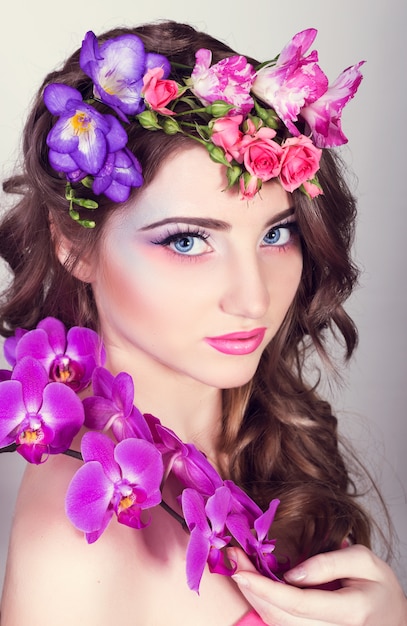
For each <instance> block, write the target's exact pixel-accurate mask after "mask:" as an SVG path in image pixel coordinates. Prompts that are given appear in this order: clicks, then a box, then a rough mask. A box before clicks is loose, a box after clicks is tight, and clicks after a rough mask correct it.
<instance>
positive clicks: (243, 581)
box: [232, 574, 250, 589]
mask: <svg viewBox="0 0 407 626" xmlns="http://www.w3.org/2000/svg"><path fill="white" fill-rule="evenodd" d="M232 578H233V580H234V581H235V583H237V584H238V585H239V587H245V589H248V588H249V587H250V583H249V581H248V580H247V578H245V577H244V576H242V575H241V574H233V576H232Z"/></svg>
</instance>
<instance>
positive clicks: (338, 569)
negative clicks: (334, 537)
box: [284, 545, 390, 586]
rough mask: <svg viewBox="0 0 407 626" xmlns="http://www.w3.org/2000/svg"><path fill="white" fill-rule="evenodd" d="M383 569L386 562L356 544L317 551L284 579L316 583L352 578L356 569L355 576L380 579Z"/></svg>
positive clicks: (374, 579)
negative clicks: (350, 574) (321, 551)
mask: <svg viewBox="0 0 407 626" xmlns="http://www.w3.org/2000/svg"><path fill="white" fill-rule="evenodd" d="M379 564H380V566H379ZM389 569H390V568H389ZM383 570H384V568H383V563H382V561H380V560H379V559H378V558H377V557H376V556H375V555H374V554H373V553H372V552H371V551H370V550H369V549H368V548H365V547H364V546H360V545H354V546H350V547H349V548H343V549H342V550H335V551H333V552H325V553H323V554H317V555H316V556H313V557H311V558H309V559H307V560H306V561H304V562H303V563H301V564H300V565H298V566H297V567H294V568H293V569H292V570H289V571H288V572H286V573H285V574H284V579H285V580H286V581H287V582H289V583H291V584H294V585H300V586H315V585H322V584H325V583H330V582H333V581H338V580H341V579H344V578H349V573H350V572H352V579H359V580H366V581H380V580H382V579H383Z"/></svg>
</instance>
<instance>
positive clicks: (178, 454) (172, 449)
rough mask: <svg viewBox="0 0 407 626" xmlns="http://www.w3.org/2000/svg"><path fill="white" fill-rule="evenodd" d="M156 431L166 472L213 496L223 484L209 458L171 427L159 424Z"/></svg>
mask: <svg viewBox="0 0 407 626" xmlns="http://www.w3.org/2000/svg"><path fill="white" fill-rule="evenodd" d="M155 430H156V433H157V434H158V436H159V439H160V441H161V443H162V445H161V446H160V445H158V447H159V448H160V450H161V452H162V454H163V456H164V459H165V463H166V473H167V474H168V473H169V472H172V473H173V474H174V476H176V477H177V478H178V480H179V481H180V482H181V483H182V484H183V485H184V486H185V487H193V488H194V489H197V490H198V491H199V492H200V493H201V494H202V495H205V496H211V495H213V494H214V493H215V490H216V489H217V488H218V487H220V486H221V485H222V484H223V481H222V478H221V477H220V475H219V474H218V472H217V471H216V470H215V468H214V467H213V466H212V465H211V464H210V463H209V461H208V460H207V458H206V457H205V455H204V454H202V452H200V451H199V450H198V449H197V448H196V447H195V446H194V445H193V444H192V443H184V442H183V441H181V439H180V438H179V437H177V435H176V434H175V433H174V432H173V431H172V430H171V429H169V428H166V427H165V426H162V425H161V424H157V425H156V426H155Z"/></svg>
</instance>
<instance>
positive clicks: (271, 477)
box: [0, 22, 371, 560]
mask: <svg viewBox="0 0 407 626" xmlns="http://www.w3.org/2000/svg"><path fill="white" fill-rule="evenodd" d="M125 33H134V34H137V35H138V36H139V37H140V38H141V39H142V40H143V42H144V45H145V47H146V49H147V50H148V51H154V52H159V53H161V54H164V55H166V56H167V57H168V59H169V60H170V62H172V63H174V62H176V63H181V64H183V65H188V66H191V67H192V66H193V65H194V62H195V52H196V50H198V49H199V48H202V47H205V48H209V49H211V50H212V53H213V62H217V61H219V60H220V59H222V58H225V57H227V56H230V55H231V54H235V53H234V51H233V50H231V49H230V48H229V47H228V46H226V45H225V44H223V43H222V42H220V41H218V40H216V39H213V38H212V37H210V36H209V35H207V34H206V33H202V32H198V31H196V30H195V29H193V28H192V27H191V26H188V25H186V24H179V23H175V22H158V23H153V24H148V25H144V26H140V27H137V28H132V29H125V28H120V29H115V30H112V31H110V32H107V33H105V34H103V35H102V36H101V37H100V38H99V40H100V41H103V40H106V39H109V38H112V37H116V36H118V35H121V34H125ZM248 59H249V60H250V61H252V62H253V63H256V62H255V61H253V60H252V59H250V58H249V57H248ZM170 78H174V79H176V80H177V79H178V80H179V76H178V75H177V70H174V74H173V75H172V76H170ZM52 82H61V83H64V84H66V85H71V86H73V87H75V88H76V89H78V90H79V91H80V92H81V93H82V95H83V97H84V98H85V99H86V98H87V97H90V96H91V88H92V86H91V81H90V80H89V78H88V77H87V76H86V75H85V74H84V73H83V72H82V70H81V69H80V66H79V51H77V52H75V53H74V54H73V55H72V56H71V57H70V58H69V59H68V60H67V61H66V63H65V64H64V65H63V67H62V68H61V69H60V70H57V71H54V72H52V73H51V74H49V75H48V76H47V77H46V79H45V81H44V83H43V85H42V86H41V88H40V90H39V93H38V95H37V98H36V100H35V102H34V106H33V108H32V112H31V115H30V116H29V119H28V121H27V124H26V128H25V133H24V144H23V153H24V170H23V172H22V174H20V175H16V176H13V177H12V178H10V179H9V180H7V181H6V182H5V184H4V189H5V190H6V191H7V192H10V193H17V194H21V199H20V201H19V202H18V203H17V204H16V206H15V207H14V208H13V209H12V210H11V211H9V212H8V213H7V214H6V215H5V217H4V219H3V221H2V224H1V226H0V253H1V255H2V257H3V258H4V259H5V260H6V262H7V263H8V265H9V267H10V269H11V271H12V274H13V277H12V280H11V283H10V286H9V288H8V289H7V290H6V292H5V294H4V297H3V302H2V305H1V309H0V332H1V333H2V334H3V335H4V336H8V335H10V334H12V333H13V332H14V331H15V329H16V328H18V327H23V328H28V329H30V328H33V327H35V326H36V324H37V323H38V321H39V320H40V319H41V318H43V317H46V316H55V317H58V318H59V319H61V320H62V321H63V322H64V323H65V324H66V325H67V326H72V325H85V326H88V327H91V328H97V325H98V315H97V310H96V307H95V302H94V299H93V294H92V289H91V286H90V285H88V284H85V283H83V282H81V281H79V280H77V279H76V278H75V276H74V275H73V273H72V269H73V267H74V265H75V262H76V261H77V260H78V259H80V257H81V254H82V253H83V251H84V250H87V251H88V252H89V250H93V249H95V248H96V246H97V244H98V242H99V240H100V238H101V235H102V233H103V230H104V227H105V224H106V223H107V219H108V217H109V214H110V211H111V210H114V208H115V206H114V205H113V204H112V203H111V202H110V201H108V200H107V199H103V198H98V199H97V200H98V203H99V209H98V211H97V226H96V227H95V229H93V230H89V229H84V228H82V227H80V226H78V225H77V224H76V223H75V222H73V220H72V219H71V218H70V217H69V215H68V211H67V201H66V200H65V195H64V193H65V178H64V177H62V176H60V175H58V174H57V173H56V172H55V171H54V170H53V169H52V168H51V167H50V165H49V162H48V158H47V145H46V137H47V134H48V132H49V130H50V128H51V126H52V125H53V123H54V119H53V117H52V115H51V114H50V113H49V112H48V111H47V109H46V108H45V106H44V103H43V100H42V93H43V89H44V87H45V86H46V85H47V84H49V83H52ZM99 106H101V110H103V105H99ZM127 130H128V134H129V143H128V147H129V148H130V149H131V150H132V151H133V152H134V153H135V154H137V158H138V159H139V161H140V163H141V165H142V168H143V175H144V179H145V184H148V183H149V182H150V181H151V180H152V179H153V177H154V175H155V173H156V172H157V169H158V167H159V165H160V164H162V163H163V162H164V161H165V159H166V158H167V157H168V156H169V155H170V154H173V152H174V151H175V150H179V149H182V148H183V146H185V145H190V142H191V140H188V139H187V138H185V137H183V136H180V135H175V136H171V137H169V136H167V135H165V134H164V133H162V132H160V131H157V132H147V131H145V130H143V129H142V128H141V127H140V126H139V125H137V124H133V125H130V127H129V128H127ZM318 178H319V182H320V184H321V186H322V188H323V195H321V196H319V197H317V198H315V199H314V200H312V201H311V200H309V199H308V198H307V197H306V196H305V195H304V194H302V193H299V192H294V193H293V194H292V199H293V203H294V206H295V208H296V217H297V222H298V225H299V230H300V233H301V240H302V248H303V275H302V280H301V283H300V287H299V290H298V293H297V295H296V298H295V301H294V302H293V304H292V306H291V308H290V310H289V312H288V314H287V316H286V319H285V321H284V323H283V324H282V326H281V328H280V330H279V332H278V333H277V335H276V336H275V338H274V339H273V340H272V341H271V343H270V344H269V346H268V347H267V349H266V350H265V352H264V354H263V356H262V359H261V362H260V365H259V367H258V371H257V372H256V374H255V376H254V379H253V380H252V381H251V382H250V383H248V384H247V385H246V386H244V387H243V388H239V389H232V390H226V391H224V417H223V429H222V435H221V438H220V441H219V442H218V447H219V451H220V452H221V453H223V455H221V457H222V458H226V461H225V462H224V464H223V472H224V475H225V476H228V477H231V478H232V479H234V480H235V481H236V482H237V483H238V484H240V485H241V486H242V487H243V488H244V489H246V491H247V492H248V493H249V494H250V495H251V496H252V497H253V498H254V499H255V500H256V501H257V502H258V503H259V504H260V505H261V506H262V507H265V506H267V504H268V502H269V501H270V499H272V498H275V497H279V498H281V505H280V507H279V509H278V514H277V518H276V526H275V527H274V528H275V529H276V532H277V534H278V535H281V536H283V537H284V538H286V539H287V541H289V542H290V543H291V546H292V547H293V554H294V555H295V557H294V558H295V560H297V559H302V558H305V557H307V556H309V555H311V554H314V553H317V552H321V551H326V550H331V549H335V548H338V547H339V546H340V545H341V543H342V541H343V539H344V538H345V537H349V536H351V537H352V538H353V540H354V541H356V542H358V543H362V544H365V545H369V542H370V532H371V528H370V521H369V518H368V516H367V515H366V514H365V513H364V512H363V510H362V508H361V507H360V506H359V505H358V503H357V502H356V499H355V489H354V486H353V483H352V481H351V480H350V477H349V473H348V470H347V467H346V465H345V461H344V458H343V455H342V453H341V452H340V450H339V446H338V436H337V420H336V418H335V417H334V415H333V414H332V410H331V407H330V405H329V404H328V403H327V402H325V401H323V400H321V399H320V398H319V396H318V394H317V392H316V390H315V388H314V387H313V386H311V385H310V384H308V383H307V381H306V380H305V376H304V360H305V357H306V356H307V355H308V352H309V350H310V348H311V347H315V348H316V349H317V351H318V353H319V355H320V357H321V358H322V360H323V361H325V362H326V363H327V364H328V367H329V366H330V365H329V357H328V354H327V351H326V347H325V346H326V340H327V337H328V336H329V335H330V333H331V332H333V333H334V335H335V336H336V337H338V338H341V341H342V342H343V345H344V349H345V357H346V358H349V357H350V356H351V354H352V352H353V350H354V348H355V346H356V343H357V332H356V329H355V326H354V324H353V322H352V320H351V319H350V318H349V316H348V315H347V313H346V312H345V310H344V308H343V304H344V301H345V300H346V299H347V298H348V296H349V295H350V293H351V292H352V289H353V288H354V286H355V283H356V280H357V275H358V273H357V269H356V267H355V266H354V264H353V262H352V260H351V257H350V248H351V244H352V240H353V235H354V226H355V215H356V210H355V201H354V198H353V196H352V194H351V192H350V191H349V189H348V187H347V184H346V182H345V177H344V171H343V166H342V164H341V162H340V161H339V159H338V157H337V156H335V155H334V154H332V153H331V152H330V151H329V150H324V151H323V156H322V159H321V168H320V171H319V173H318ZM132 194H133V195H132V198H134V196H135V195H136V194H137V190H134V191H133V192H132ZM89 197H92V195H91V192H89ZM53 232H57V233H59V234H60V235H62V236H63V237H64V238H66V239H67V240H68V241H69V242H71V244H72V250H71V255H70V257H69V259H67V262H66V263H65V265H64V266H62V265H61V264H60V262H59V261H58V258H57V257H56V253H55V246H54V243H53Z"/></svg>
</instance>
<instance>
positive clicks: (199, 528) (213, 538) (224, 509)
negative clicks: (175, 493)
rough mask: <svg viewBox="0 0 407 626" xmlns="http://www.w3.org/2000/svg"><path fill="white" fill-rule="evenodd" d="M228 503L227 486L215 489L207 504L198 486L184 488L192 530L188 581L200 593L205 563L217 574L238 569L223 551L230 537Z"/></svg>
mask: <svg viewBox="0 0 407 626" xmlns="http://www.w3.org/2000/svg"><path fill="white" fill-rule="evenodd" d="M229 506H230V491H229V489H228V488H227V487H225V486H222V487H219V488H218V489H216V491H215V493H214V494H213V496H211V497H210V498H208V500H207V502H206V504H205V500H204V498H203V497H202V495H201V494H200V493H198V492H197V491H196V490H195V489H184V491H183V492H182V510H183V513H184V517H185V521H186V523H187V525H188V528H189V530H190V532H191V536H190V540H189V543H188V548H187V582H188V586H189V588H190V589H192V590H193V591H196V592H197V593H199V585H200V582H201V578H202V574H203V572H204V569H205V565H206V563H208V566H209V570H210V571H211V572H216V573H217V574H224V575H229V576H231V575H232V574H233V572H234V571H235V568H232V569H230V568H229V567H228V566H227V565H226V563H225V560H224V553H223V552H222V548H224V547H225V546H227V545H228V543H229V542H230V539H231V537H230V535H228V534H227V531H226V527H225V522H226V518H227V515H228V513H229Z"/></svg>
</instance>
